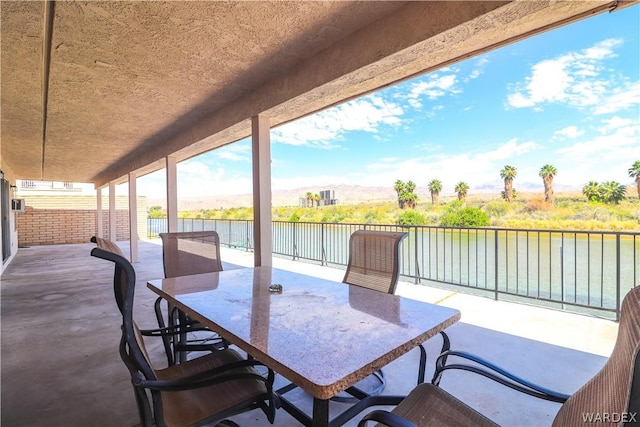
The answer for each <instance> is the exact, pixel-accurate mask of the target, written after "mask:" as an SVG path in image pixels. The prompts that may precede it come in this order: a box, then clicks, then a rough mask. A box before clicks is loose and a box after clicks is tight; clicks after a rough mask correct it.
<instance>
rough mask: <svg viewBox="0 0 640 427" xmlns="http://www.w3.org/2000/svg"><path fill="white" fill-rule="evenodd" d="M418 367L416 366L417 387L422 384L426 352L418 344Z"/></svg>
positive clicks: (422, 346) (421, 345)
mask: <svg viewBox="0 0 640 427" xmlns="http://www.w3.org/2000/svg"><path fill="white" fill-rule="evenodd" d="M419 347H420V366H418V385H420V384H422V383H423V382H424V375H425V370H426V366H427V350H425V348H424V345H423V344H420V345H419Z"/></svg>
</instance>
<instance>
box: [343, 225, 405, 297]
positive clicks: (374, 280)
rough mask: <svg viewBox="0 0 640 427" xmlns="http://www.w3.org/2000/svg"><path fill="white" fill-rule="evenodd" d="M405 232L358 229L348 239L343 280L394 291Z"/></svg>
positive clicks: (365, 286) (385, 290)
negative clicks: (347, 262)
mask: <svg viewBox="0 0 640 427" xmlns="http://www.w3.org/2000/svg"><path fill="white" fill-rule="evenodd" d="M407 235H408V234H407V233H404V232H391V231H373V230H358V231H356V232H354V233H353V234H352V235H351V238H350V239H349V264H348V266H347V272H346V273H345V276H344V279H343V280H342V281H343V282H344V283H348V284H351V285H357V286H362V287H364V288H369V289H374V290H377V291H380V292H385V293H389V294H393V293H394V292H395V289H396V285H397V284H398V277H399V275H400V244H401V242H402V240H403V239H404V238H405V237H407Z"/></svg>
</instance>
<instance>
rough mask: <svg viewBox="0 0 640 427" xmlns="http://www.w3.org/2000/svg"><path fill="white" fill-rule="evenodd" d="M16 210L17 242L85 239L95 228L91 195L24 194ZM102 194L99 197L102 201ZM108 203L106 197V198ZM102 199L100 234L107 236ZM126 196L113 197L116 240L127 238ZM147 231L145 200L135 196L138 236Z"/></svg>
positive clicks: (77, 240) (127, 214) (35, 242)
mask: <svg viewBox="0 0 640 427" xmlns="http://www.w3.org/2000/svg"><path fill="white" fill-rule="evenodd" d="M24 198H25V204H26V209H25V212H24V213H18V214H17V215H16V217H17V227H18V245H19V246H32V245H52V244H63V243H87V242H88V241H89V238H91V236H94V235H95V234H96V231H97V227H96V198H95V196H27V197H24ZM104 199H105V198H103V202H104V201H105V200H104ZM106 203H108V200H107V201H106ZM106 203H103V210H102V227H103V236H106V237H108V236H109V210H108V207H107V206H105V204H106ZM128 203H129V202H128V198H127V197H125V196H119V197H116V240H129V211H128V206H129V204H128ZM146 235H147V200H146V197H139V198H138V236H139V237H145V236H146Z"/></svg>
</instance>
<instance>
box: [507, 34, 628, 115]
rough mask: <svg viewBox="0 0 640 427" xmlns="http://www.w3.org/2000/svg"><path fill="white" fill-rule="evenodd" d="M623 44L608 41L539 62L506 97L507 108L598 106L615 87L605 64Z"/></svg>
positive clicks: (617, 41) (615, 40)
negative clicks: (551, 104) (557, 104)
mask: <svg viewBox="0 0 640 427" xmlns="http://www.w3.org/2000/svg"><path fill="white" fill-rule="evenodd" d="M620 44H622V41H621V40H618V39H607V40H604V41H602V42H599V43H597V44H596V45H594V46H592V47H590V48H587V49H583V50H582V51H579V52H570V53H567V54H564V55H561V56H559V57H557V58H553V59H547V60H544V61H541V62H538V63H537V64H535V65H534V66H533V67H532V69H531V75H530V76H529V77H527V78H525V81H524V82H520V83H517V84H516V85H515V86H514V90H512V92H511V93H510V94H508V95H507V103H508V105H509V106H511V107H513V108H525V107H536V108H539V107H540V106H541V105H544V104H550V103H563V104H567V105H570V106H573V107H578V108H583V107H588V106H595V105H597V104H598V103H599V102H600V101H601V100H602V99H603V98H605V97H606V95H607V93H608V92H609V91H610V90H611V88H612V87H613V85H614V81H613V79H612V77H611V76H610V75H608V74H607V75H605V73H604V72H605V71H606V69H605V67H604V65H603V61H604V60H606V59H608V58H613V57H615V56H616V54H615V51H614V49H615V48H616V47H617V46H619V45H620Z"/></svg>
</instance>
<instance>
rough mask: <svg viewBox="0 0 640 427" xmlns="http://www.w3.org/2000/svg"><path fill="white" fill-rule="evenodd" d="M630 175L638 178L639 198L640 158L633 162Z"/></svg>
mask: <svg viewBox="0 0 640 427" xmlns="http://www.w3.org/2000/svg"><path fill="white" fill-rule="evenodd" d="M629 176H630V177H631V178H635V179H636V191H637V192H638V198H640V160H636V161H635V162H633V165H632V166H631V167H630V168H629Z"/></svg>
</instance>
